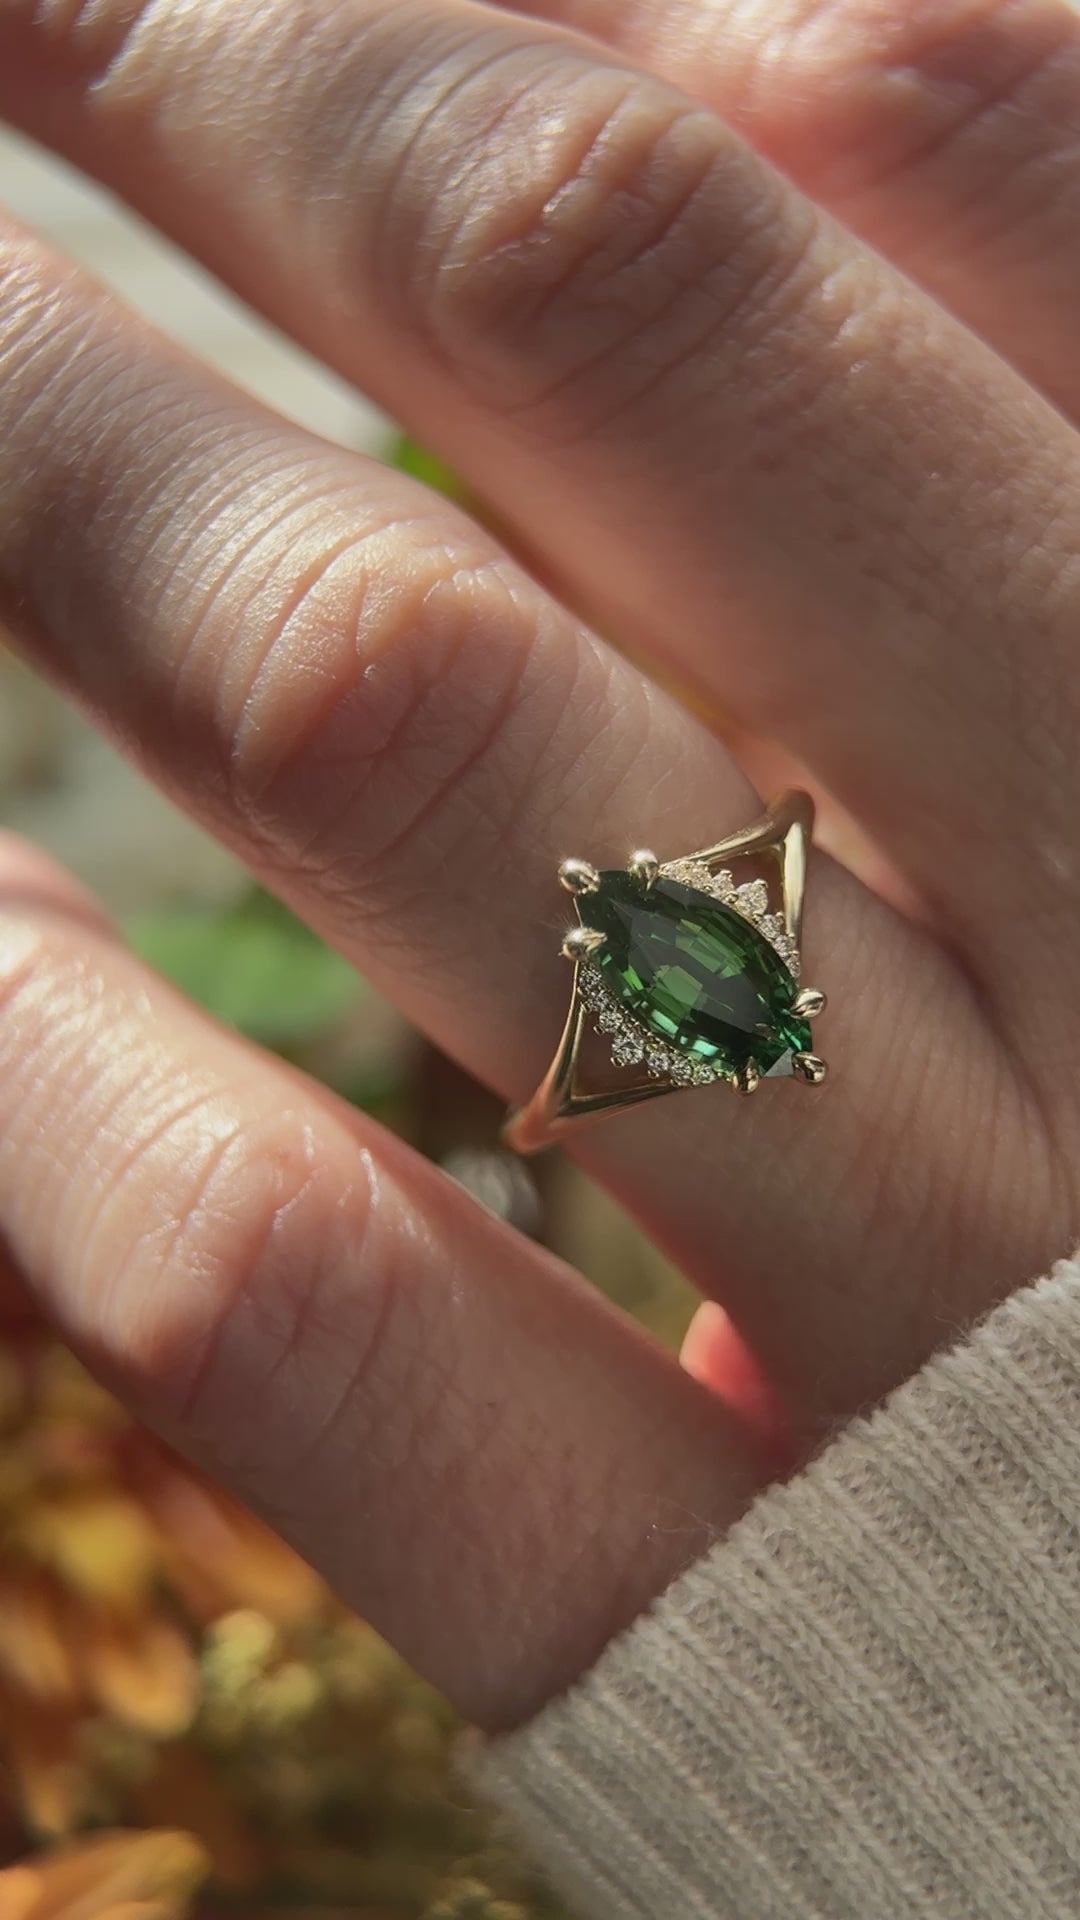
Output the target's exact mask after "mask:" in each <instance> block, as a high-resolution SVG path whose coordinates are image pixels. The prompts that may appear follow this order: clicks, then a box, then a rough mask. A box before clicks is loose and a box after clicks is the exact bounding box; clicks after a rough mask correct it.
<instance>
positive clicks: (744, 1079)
mask: <svg viewBox="0 0 1080 1920" xmlns="http://www.w3.org/2000/svg"><path fill="white" fill-rule="evenodd" d="M760 1079H761V1075H760V1073H759V1072H758V1070H757V1068H756V1067H755V1065H754V1063H753V1061H752V1060H748V1061H747V1063H746V1065H745V1067H740V1068H739V1071H738V1073H737V1074H736V1075H735V1085H736V1086H737V1087H738V1089H739V1092H740V1093H753V1092H754V1090H755V1088H756V1087H757V1085H758V1082H759V1081H760Z"/></svg>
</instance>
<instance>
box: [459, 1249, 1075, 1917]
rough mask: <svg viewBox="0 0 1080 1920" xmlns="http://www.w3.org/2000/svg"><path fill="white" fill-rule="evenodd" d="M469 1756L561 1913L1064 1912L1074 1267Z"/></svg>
mask: <svg viewBox="0 0 1080 1920" xmlns="http://www.w3.org/2000/svg"><path fill="white" fill-rule="evenodd" d="M472 1772H473V1776H474V1778H475V1780H476V1782H477V1784H478V1785H479V1786H480V1788H481V1790H482V1791H483V1792H485V1793H486V1795H487V1796H488V1797H489V1798H490V1799H493V1800H494V1801H495V1802H496V1803H497V1804H499V1805H500V1806H501V1807H502V1808H503V1809H504V1810H505V1811H506V1812H507V1813H508V1814H510V1815H511V1817H512V1819H513V1821H514V1823H515V1824H516V1825H517V1827H518V1828H519V1830H520V1831H521V1832H522V1834H523V1835H524V1837H525V1839H526V1841H527V1842H528V1843H529V1845H530V1847H531V1850H532V1851H533V1852H534V1853H536V1854H537V1856H538V1857H539V1858H540V1859H541V1860H542V1861H543V1862H544V1863H545V1864H546V1866H547V1869H548V1871H549V1873H550V1875H551V1877H552V1879H553V1880H554V1882H555V1883H556V1885H557V1886H559V1887H560V1888H561V1890H562V1891H563V1892H564V1893H565V1894H566V1895H567V1896H568V1897H569V1898H570V1900H571V1901H572V1902H573V1903H574V1904H575V1905H576V1908H577V1910H578V1911H579V1912H580V1913H581V1914H582V1915H585V1916H589V1917H590V1920H616V1917H617V1920H848V1916H850V1920H1075V1917H1076V1915H1077V1914H1078V1913H1080V1264H1078V1261H1077V1260H1075V1259H1074V1260H1072V1261H1065V1262H1062V1263H1060V1264H1059V1265H1058V1266H1057V1267H1056V1268H1055V1269H1054V1271H1053V1272H1052V1273H1051V1274H1050V1275H1049V1277H1048V1278H1047V1279H1045V1280H1043V1281H1041V1282H1040V1283H1039V1284H1038V1285H1036V1286H1033V1287H1029V1288H1026V1289H1025V1290H1024V1291H1023V1292H1021V1293H1018V1294H1016V1295H1014V1296H1013V1297H1012V1298H1011V1299H1010V1300H1008V1301H1007V1302H1006V1303H1005V1304H1004V1305H1003V1306H1001V1307H999V1308H998V1309H997V1310H996V1311H995V1312H994V1313H993V1314H991V1315H990V1316H989V1317H988V1318H987V1319H986V1320H985V1321H984V1322H983V1323H982V1324H981V1325H980V1326H979V1327H977V1328H976V1329H975V1331H974V1332H973V1333H972V1334H971V1335H970V1337H969V1338H967V1339H966V1340H965V1341H964V1342H963V1343H962V1344H961V1345H959V1346H957V1347H955V1348H954V1349H952V1350H951V1351H948V1352H945V1353H943V1354H940V1355H938V1356H937V1357H936V1358H935V1359H933V1360H932V1361H930V1362H929V1363H928V1364H927V1365H926V1366H925V1367H924V1368H923V1369H922V1371H921V1372H920V1373H919V1374H918V1375H917V1376H916V1377H915V1378H914V1379H912V1380H911V1381H909V1382H908V1383H907V1384H906V1385H905V1386H903V1387H902V1388H900V1389H899V1390H898V1391H897V1392H896V1393H895V1394H894V1395H893V1396H892V1398H891V1399H890V1400H889V1401H888V1402H887V1403H886V1404H885V1405H884V1406H883V1407H881V1408H880V1409H879V1410H878V1411H877V1412H875V1413H874V1414H872V1415H871V1416H869V1417H867V1418H865V1419H860V1420H858V1421H856V1422H855V1423H854V1424H853V1425H852V1426H850V1427H849V1428H847V1429H845V1431H844V1432H843V1433H842V1434H841V1435H840V1436H839V1437H838V1438H837V1439H835V1440H834V1441H833V1442H832V1443H831V1444H830V1445H829V1447H828V1448H827V1450H826V1451H824V1452H823V1453H822V1454H821V1455H820V1456H819V1457H818V1458H817V1459H816V1460H815V1461H813V1462H812V1463H811V1464H810V1465H809V1466H808V1467H807V1468H805V1470H804V1471H803V1472H801V1473H800V1474H799V1475H798V1476H797V1478H795V1479H793V1480H792V1481H790V1482H788V1483H787V1484H785V1485H781V1486H776V1487H774V1488H772V1489H771V1490H770V1491H769V1492H767V1493H766V1494H764V1495H763V1496H762V1497H761V1498H760V1499H759V1500H758V1501H757V1503H756V1505H755V1506H754V1507H753V1508H752V1509H751V1510H750V1512H749V1513H747V1515H746V1516H745V1517H744V1518H743V1519H742V1520H741V1521H740V1522H739V1524H738V1525H737V1526H736V1527H735V1528H734V1529H733V1531H732V1532H731V1533H730V1534H729V1535H728V1536H727V1538H726V1539H725V1540H724V1541H723V1542H721V1543H720V1544H719V1545H718V1546H717V1547H715V1548H714V1549H713V1551H712V1552H711V1553H710V1554H709V1555H708V1556H707V1557H706V1558H705V1559H704V1560H702V1561H700V1562H699V1563H698V1564H697V1565H696V1566H694V1567H693V1568H691V1570H690V1571H689V1572H688V1573H686V1574H684V1575H683V1576H682V1577H681V1578H680V1579H679V1580H678V1581H677V1582H676V1583H675V1585H674V1586H673V1587H671V1588H670V1590H669V1591H668V1592H667V1593H666V1594H665V1595H664V1596H663V1597H662V1598H661V1599H660V1600H659V1601H658V1602H657V1603H656V1604H655V1606H654V1607H653V1608H652V1609H651V1611H650V1612H649V1613H648V1614H647V1615H645V1616H644V1617H643V1618H641V1619H640V1620H639V1621H638V1622H637V1623H636V1624H635V1625H634V1626H633V1627H632V1628H631V1629H630V1630H629V1632H627V1633H625V1634H623V1635H622V1636H620V1638H619V1639H618V1640H616V1641H614V1642H613V1643H612V1644H611V1645H610V1646H609V1647H608V1648H607V1650H606V1651H605V1653H604V1655H603V1656H602V1658H601V1659H600V1661H599V1663H598V1665H597V1666H596V1667H595V1668H594V1669H593V1670H592V1672H591V1673H590V1674H588V1675H587V1676H586V1677H585V1679H584V1680H582V1681H581V1682H579V1683H578V1685H577V1686H576V1687H575V1688H574V1689H573V1690H572V1691H571V1692H570V1693H568V1694H567V1695H565V1696H564V1697H562V1698H560V1699H558V1700H556V1701H554V1702H553V1703H552V1704H550V1705H549V1706H547V1707H546V1708H545V1709H544V1710H543V1711H542V1712H541V1713H540V1714H539V1716H538V1717H537V1718H536V1719H535V1720H533V1721H532V1723H531V1724H530V1725H528V1726H527V1727H525V1728H524V1729H523V1730H522V1731H521V1732H518V1733H515V1734H511V1735H508V1736H504V1737H503V1738H500V1739H498V1740H494V1741H491V1742H488V1743H487V1744H486V1745H485V1746H483V1747H481V1748H480V1749H479V1750H478V1751H477V1752H476V1753H475V1754H474V1757H473V1763H472Z"/></svg>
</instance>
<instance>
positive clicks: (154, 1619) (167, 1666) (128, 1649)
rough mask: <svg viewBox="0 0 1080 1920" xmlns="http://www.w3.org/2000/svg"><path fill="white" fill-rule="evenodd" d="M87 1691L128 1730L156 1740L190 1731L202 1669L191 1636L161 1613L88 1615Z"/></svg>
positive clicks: (84, 1659)
mask: <svg viewBox="0 0 1080 1920" xmlns="http://www.w3.org/2000/svg"><path fill="white" fill-rule="evenodd" d="M80 1632H81V1636H82V1646H81V1649H80V1652H81V1664H82V1671H83V1677H84V1680H85V1683H86V1688H87V1691H88V1692H89V1693H90V1694H91V1695H92V1696H93V1698H94V1699H95V1700H96V1701H97V1702H98V1704H99V1705H100V1706H102V1707H104V1708H105V1710H106V1712H107V1713H111V1714H112V1715H114V1716H115V1718H116V1719H117V1720H119V1721H121V1722H123V1724H124V1725H126V1726H129V1727H134V1728H136V1729H137V1730H138V1731H139V1732H140V1733H145V1734H147V1735H149V1737H150V1738H151V1739H154V1740H171V1739H175V1738H176V1736H177V1735H178V1734H181V1733H184V1732H186V1731H187V1729H188V1727H189V1726H190V1725H191V1722H192V1720H193V1719H194V1716H195V1711H196V1708H197V1705H198V1698H199V1668H198V1662H197V1660H196V1658H195V1652H194V1649H193V1647H192V1645H191V1642H190V1640H189V1639H188V1637H187V1635H186V1634H185V1633H183V1632H182V1631H181V1629H180V1628H179V1627H178V1626H177V1625H176V1623H175V1622H174V1621H172V1620H170V1619H168V1618H166V1617H165V1616H164V1615H162V1614H154V1613H151V1614H143V1615H138V1616H134V1617H131V1616H119V1617H116V1616H109V1615H103V1614H98V1615H89V1614H88V1615H86V1616H85V1617H84V1618H83V1620H82V1621H81V1623H80Z"/></svg>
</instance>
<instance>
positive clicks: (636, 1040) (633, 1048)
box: [611, 1027, 645, 1067]
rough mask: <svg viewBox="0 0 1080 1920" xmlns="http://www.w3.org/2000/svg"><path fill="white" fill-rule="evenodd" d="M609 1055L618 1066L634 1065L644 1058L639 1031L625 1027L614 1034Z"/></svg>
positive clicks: (643, 1048)
mask: <svg viewBox="0 0 1080 1920" xmlns="http://www.w3.org/2000/svg"><path fill="white" fill-rule="evenodd" d="M611 1057H612V1059H613V1060H614V1062H615V1064H616V1066H618V1067H636V1066H638V1065H639V1064H640V1062H641V1061H642V1060H643V1059H644V1058H645V1042H644V1040H643V1039H642V1037H641V1035H640V1033H635V1032H634V1031H633V1029H632V1028H630V1027H627V1028H626V1029H625V1030H624V1031H623V1032H622V1033H620V1034H616V1036H615V1041H614V1044H613V1045H612V1049H611Z"/></svg>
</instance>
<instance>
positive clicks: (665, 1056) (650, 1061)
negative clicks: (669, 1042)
mask: <svg viewBox="0 0 1080 1920" xmlns="http://www.w3.org/2000/svg"><path fill="white" fill-rule="evenodd" d="M645 1065H646V1066H647V1067H648V1069H649V1072H650V1073H651V1074H652V1075H653V1076H654V1077H655V1078H656V1079H659V1078H660V1076H661V1074H665V1073H670V1071H671V1056H670V1054H669V1053H668V1052H667V1050H666V1048H664V1047H650V1048H649V1049H648V1052H647V1053H646V1055H645Z"/></svg>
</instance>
